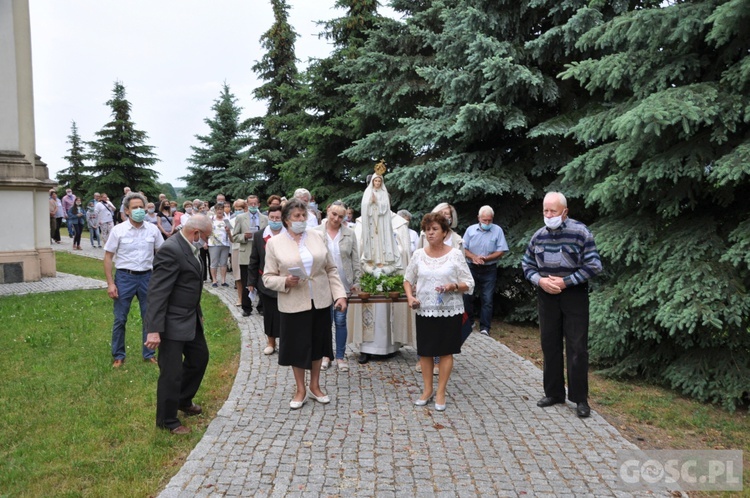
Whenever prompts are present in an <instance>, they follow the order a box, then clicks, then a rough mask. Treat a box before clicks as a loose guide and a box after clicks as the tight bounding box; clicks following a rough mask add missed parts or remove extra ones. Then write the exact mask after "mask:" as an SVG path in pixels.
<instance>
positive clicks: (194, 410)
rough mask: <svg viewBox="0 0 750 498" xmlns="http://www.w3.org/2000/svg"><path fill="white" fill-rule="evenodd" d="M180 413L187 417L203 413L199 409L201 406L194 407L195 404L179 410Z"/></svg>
mask: <svg viewBox="0 0 750 498" xmlns="http://www.w3.org/2000/svg"><path fill="white" fill-rule="evenodd" d="M180 411H181V412H183V413H184V414H185V415H187V416H188V417H192V416H193V415H200V414H201V413H203V409H202V408H201V406H200V405H196V404H195V403H193V404H192V405H190V406H185V407H182V408H180Z"/></svg>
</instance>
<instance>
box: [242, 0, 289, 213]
mask: <svg viewBox="0 0 750 498" xmlns="http://www.w3.org/2000/svg"><path fill="white" fill-rule="evenodd" d="M271 5H272V7H273V15H274V23H273V25H272V26H271V28H270V29H269V30H268V31H266V32H265V33H264V34H263V35H262V36H261V38H260V43H261V46H262V47H263V48H264V49H265V50H266V53H265V54H264V55H263V57H262V58H261V60H260V61H258V62H257V63H256V64H255V65H253V71H254V72H255V73H256V74H257V75H258V77H259V78H260V79H261V80H262V81H265V83H264V84H263V85H261V86H259V87H258V88H256V89H255V90H254V92H253V95H254V97H255V98H256V99H258V100H263V101H266V102H267V108H266V114H265V115H264V116H259V117H255V118H251V119H250V120H248V122H247V124H248V125H249V127H250V133H251V137H252V141H251V146H250V149H249V150H248V151H247V153H246V154H244V157H243V158H242V160H241V161H240V162H239V163H237V164H236V165H235V166H234V167H233V168H232V170H231V175H232V176H234V177H235V178H236V180H235V184H233V190H237V189H239V188H242V189H243V190H244V192H245V193H246V194H249V193H253V194H256V195H258V196H259V197H260V198H261V199H265V198H266V197H267V196H269V195H271V194H279V195H288V194H290V193H291V192H290V189H291V191H293V190H294V189H295V188H297V187H299V186H300V185H287V184H285V183H284V182H283V180H282V178H281V174H280V172H279V166H280V165H281V164H283V163H285V162H286V161H289V160H291V159H292V158H294V157H296V155H297V154H298V153H299V151H298V150H297V149H295V148H294V147H292V146H291V145H290V144H289V143H288V142H287V141H285V140H284V135H285V133H286V132H287V131H288V130H289V128H290V121H292V120H293V116H294V114H295V113H296V112H297V111H298V108H297V106H296V104H295V102H294V99H293V98H292V97H291V94H292V93H293V92H294V91H295V90H296V89H297V87H298V71H297V66H296V62H297V59H296V56H295V52H294V43H295V40H296V39H297V33H296V32H295V31H294V29H293V28H292V26H291V25H290V24H289V5H288V4H287V2H286V0H271ZM246 194H245V195H246Z"/></svg>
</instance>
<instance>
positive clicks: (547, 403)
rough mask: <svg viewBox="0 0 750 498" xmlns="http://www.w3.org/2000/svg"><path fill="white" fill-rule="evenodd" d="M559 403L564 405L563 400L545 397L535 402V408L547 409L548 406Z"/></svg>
mask: <svg viewBox="0 0 750 498" xmlns="http://www.w3.org/2000/svg"><path fill="white" fill-rule="evenodd" d="M559 403H565V399H564V398H554V397H552V396H545V397H544V398H542V399H540V400H539V401H537V402H536V406H538V407H539V408H547V407H548V406H552V405H557V404H559Z"/></svg>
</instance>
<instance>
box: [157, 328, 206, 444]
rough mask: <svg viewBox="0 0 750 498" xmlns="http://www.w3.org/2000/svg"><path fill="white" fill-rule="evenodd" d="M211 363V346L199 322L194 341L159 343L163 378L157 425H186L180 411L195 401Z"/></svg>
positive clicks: (159, 384) (163, 340)
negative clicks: (209, 355)
mask: <svg viewBox="0 0 750 498" xmlns="http://www.w3.org/2000/svg"><path fill="white" fill-rule="evenodd" d="M207 366H208V345H207V344H206V337H205V336H204V335H203V327H202V326H201V325H198V326H197V327H196V331H195V338H194V339H193V340H192V341H173V340H171V339H166V338H162V339H161V344H160V345H159V381H158V383H157V385H156V425H157V427H166V428H168V429H174V428H175V427H179V426H180V425H182V423H181V422H180V419H179V418H177V410H178V409H179V408H185V407H188V406H190V405H192V404H193V397H194V396H195V393H197V392H198V388H199V387H200V386H201V381H202V380H203V374H205V373H206V367H207Z"/></svg>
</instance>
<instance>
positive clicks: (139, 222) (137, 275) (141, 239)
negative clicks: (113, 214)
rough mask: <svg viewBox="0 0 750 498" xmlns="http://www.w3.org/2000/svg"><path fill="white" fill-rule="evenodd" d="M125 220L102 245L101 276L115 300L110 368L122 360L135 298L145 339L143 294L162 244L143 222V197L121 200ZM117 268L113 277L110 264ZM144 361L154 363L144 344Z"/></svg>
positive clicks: (136, 195) (153, 229) (158, 235)
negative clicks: (134, 298) (102, 268)
mask: <svg viewBox="0 0 750 498" xmlns="http://www.w3.org/2000/svg"><path fill="white" fill-rule="evenodd" d="M122 206H123V213H124V214H125V221H123V222H122V223H120V224H118V225H116V226H115V227H114V228H112V231H111V232H110V234H109V238H108V239H107V242H106V244H105V245H104V251H105V253H104V276H105V277H106V278H107V293H108V294H109V297H111V298H112V299H113V300H114V317H115V319H114V324H113V326H112V357H113V358H114V362H113V363H112V367H114V368H119V367H121V366H122V364H123V363H124V362H125V350H126V347H125V326H126V325H127V323H128V314H129V313H130V304H131V302H132V301H133V297H135V296H137V297H138V304H139V305H140V308H141V320H142V321H143V341H142V342H144V343H145V341H146V334H147V331H146V311H147V306H146V294H147V292H148V284H149V281H150V279H151V270H152V269H153V262H154V253H156V250H157V249H159V247H161V245H162V244H163V243H164V237H162V236H161V233H160V232H159V229H158V228H156V225H154V224H153V223H144V219H145V217H146V210H145V209H144V208H145V207H146V197H144V196H143V194H139V193H134V192H131V193H129V194H127V195H126V196H125V198H124V199H123V203H122ZM113 263H114V267H116V268H117V270H116V271H115V275H114V278H113V277H112V267H113ZM141 349H142V351H141V353H142V355H143V360H144V361H148V362H151V363H156V358H155V357H154V350H153V349H149V348H147V347H146V346H145V345H144V346H143V347H142V348H141Z"/></svg>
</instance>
